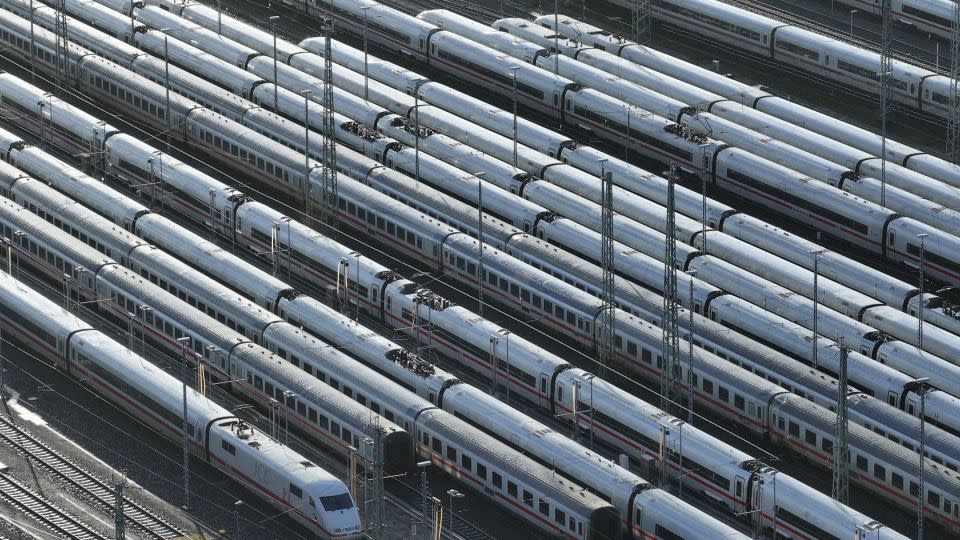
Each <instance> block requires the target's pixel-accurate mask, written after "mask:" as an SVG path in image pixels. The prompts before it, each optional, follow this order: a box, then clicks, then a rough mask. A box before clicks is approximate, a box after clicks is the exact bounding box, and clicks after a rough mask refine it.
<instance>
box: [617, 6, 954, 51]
mask: <svg viewBox="0 0 960 540" xmlns="http://www.w3.org/2000/svg"><path fill="white" fill-rule="evenodd" d="M607 1H608V2H610V3H611V4H616V5H618V6H624V7H628V8H632V7H633V4H631V3H629V2H628V1H627V0H607ZM837 3H838V4H844V5H848V6H850V7H854V8H857V9H858V10H859V11H861V12H863V13H869V14H871V15H876V16H878V17H879V16H880V13H881V9H882V8H881V6H880V2H879V1H875V2H866V1H864V0H837ZM954 6H955V2H953V0H890V16H891V18H892V19H893V20H894V21H895V22H898V23H900V24H902V25H904V26H909V27H911V28H915V29H917V30H918V31H920V32H924V33H927V34H929V35H933V36H937V37H939V38H942V39H946V40H948V41H949V40H950V38H951V37H952V36H953V17H954V12H953V10H954ZM752 15H754V16H757V15H755V14H752Z"/></svg>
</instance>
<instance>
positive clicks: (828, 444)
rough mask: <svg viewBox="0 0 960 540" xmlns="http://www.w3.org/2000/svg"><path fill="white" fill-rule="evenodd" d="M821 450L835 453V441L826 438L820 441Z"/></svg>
mask: <svg viewBox="0 0 960 540" xmlns="http://www.w3.org/2000/svg"><path fill="white" fill-rule="evenodd" d="M820 449H821V450H823V451H824V452H830V453H832V452H833V440H832V439H828V438H826V437H824V438H822V439H820Z"/></svg>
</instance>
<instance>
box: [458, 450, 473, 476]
mask: <svg viewBox="0 0 960 540" xmlns="http://www.w3.org/2000/svg"><path fill="white" fill-rule="evenodd" d="M460 465H462V466H463V469H464V470H467V471H471V472H472V471H473V459H471V458H470V456H468V455H466V454H460Z"/></svg>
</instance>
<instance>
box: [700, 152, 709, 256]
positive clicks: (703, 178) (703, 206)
mask: <svg viewBox="0 0 960 540" xmlns="http://www.w3.org/2000/svg"><path fill="white" fill-rule="evenodd" d="M700 149H701V150H702V160H703V162H702V163H701V169H702V170H701V171H700V184H701V190H700V191H701V196H702V199H701V201H700V227H701V228H700V233H701V234H700V242H702V243H703V251H704V252H705V253H706V252H707V177H708V176H710V173H709V172H708V171H709V170H710V159H709V158H708V157H707V145H701V146H700Z"/></svg>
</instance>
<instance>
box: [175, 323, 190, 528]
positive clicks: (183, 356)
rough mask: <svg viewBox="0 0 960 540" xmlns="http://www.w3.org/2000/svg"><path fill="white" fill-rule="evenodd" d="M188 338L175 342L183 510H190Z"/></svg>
mask: <svg viewBox="0 0 960 540" xmlns="http://www.w3.org/2000/svg"><path fill="white" fill-rule="evenodd" d="M190 341H191V338H189V337H182V338H180V339H178V340H177V343H179V344H180V382H182V383H183V428H182V431H183V506H181V508H183V509H184V510H190V437H189V434H188V433H187V426H189V422H188V421H187V343H189V342H190Z"/></svg>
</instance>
